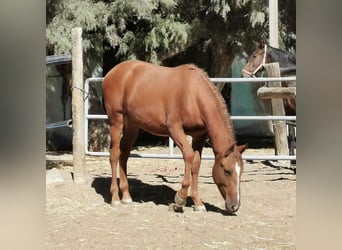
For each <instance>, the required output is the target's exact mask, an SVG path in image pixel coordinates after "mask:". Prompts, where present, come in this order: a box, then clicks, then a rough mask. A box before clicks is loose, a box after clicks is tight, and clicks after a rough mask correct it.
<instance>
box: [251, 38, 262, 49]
mask: <svg viewBox="0 0 342 250" xmlns="http://www.w3.org/2000/svg"><path fill="white" fill-rule="evenodd" d="M253 44H254V46H255V48H256V49H257V48H260V46H261V45H260V43H259V42H257V41H254V40H253Z"/></svg>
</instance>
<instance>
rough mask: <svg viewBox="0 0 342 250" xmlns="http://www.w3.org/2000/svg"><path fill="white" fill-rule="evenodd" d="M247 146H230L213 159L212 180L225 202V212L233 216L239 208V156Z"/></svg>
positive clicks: (241, 169) (240, 161) (240, 158)
mask: <svg viewBox="0 0 342 250" xmlns="http://www.w3.org/2000/svg"><path fill="white" fill-rule="evenodd" d="M246 148H247V144H245V145H242V146H236V144H235V143H234V144H232V145H230V146H228V147H227V148H226V149H225V150H223V152H221V153H220V154H219V155H218V156H217V157H216V159H215V163H214V167H213V179H214V182H215V183H216V185H217V187H218V189H219V190H220V193H221V195H222V197H223V199H224V200H225V207H226V210H227V212H229V213H231V214H233V213H235V212H237V211H238V209H239V207H240V181H241V175H242V172H243V160H242V157H241V154H242V153H243V151H245V149H246Z"/></svg>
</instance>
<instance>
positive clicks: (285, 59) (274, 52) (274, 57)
mask: <svg viewBox="0 0 342 250" xmlns="http://www.w3.org/2000/svg"><path fill="white" fill-rule="evenodd" d="M267 54H268V56H269V60H270V62H279V67H280V68H283V67H289V66H295V65H296V63H295V62H293V61H291V60H290V57H291V55H290V54H289V53H287V52H285V51H283V50H280V49H276V48H273V47H269V48H268V53H267Z"/></svg>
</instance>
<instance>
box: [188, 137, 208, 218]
mask: <svg viewBox="0 0 342 250" xmlns="http://www.w3.org/2000/svg"><path fill="white" fill-rule="evenodd" d="M205 138H206V137H205V136H202V137H198V138H193V139H192V148H193V150H194V153H195V155H194V160H193V164H192V168H191V177H192V183H191V198H192V200H193V202H194V204H195V205H194V210H195V211H199V212H202V211H207V210H206V208H205V206H204V204H203V202H202V201H201V199H200V197H199V194H198V175H199V171H200V166H201V155H202V149H203V145H204V141H205Z"/></svg>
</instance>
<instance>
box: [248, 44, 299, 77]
mask: <svg viewBox="0 0 342 250" xmlns="http://www.w3.org/2000/svg"><path fill="white" fill-rule="evenodd" d="M254 44H255V50H254V51H253V53H252V55H251V56H250V57H249V59H248V61H247V64H246V65H245V67H244V68H243V69H242V76H243V77H255V76H256V74H257V73H258V72H259V71H261V70H262V69H263V67H264V65H265V64H266V63H272V62H279V67H280V68H283V67H291V66H295V65H296V57H295V56H294V55H292V54H291V53H288V52H286V51H284V50H281V49H277V48H273V47H271V46H269V45H267V41H265V40H263V41H261V42H254Z"/></svg>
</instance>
